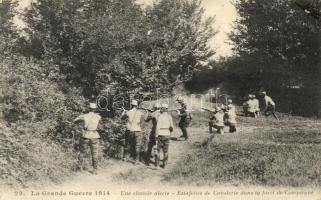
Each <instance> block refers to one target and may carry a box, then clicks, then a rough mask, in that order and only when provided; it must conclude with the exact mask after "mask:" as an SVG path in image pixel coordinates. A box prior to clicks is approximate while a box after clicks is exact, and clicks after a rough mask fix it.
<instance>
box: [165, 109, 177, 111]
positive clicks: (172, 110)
mask: <svg viewBox="0 0 321 200" xmlns="http://www.w3.org/2000/svg"><path fill="white" fill-rule="evenodd" d="M178 110H180V109H171V110H165V111H164V112H174V111H175V112H176V111H178Z"/></svg>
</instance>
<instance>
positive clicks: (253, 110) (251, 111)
mask: <svg viewBox="0 0 321 200" xmlns="http://www.w3.org/2000/svg"><path fill="white" fill-rule="evenodd" d="M253 97H254V96H253V95H252V94H250V95H249V100H248V101H247V105H248V110H247V112H248V115H249V116H250V117H254V118H256V117H257V116H256V112H257V109H256V103H255V101H254V98H253Z"/></svg>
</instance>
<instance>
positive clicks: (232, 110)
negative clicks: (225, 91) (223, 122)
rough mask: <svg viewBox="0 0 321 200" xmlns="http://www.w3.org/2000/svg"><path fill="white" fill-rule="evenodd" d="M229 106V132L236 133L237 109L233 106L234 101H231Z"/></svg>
mask: <svg viewBox="0 0 321 200" xmlns="http://www.w3.org/2000/svg"><path fill="white" fill-rule="evenodd" d="M227 102H228V105H227V111H226V113H227V125H228V126H229V127H230V130H229V132H230V133H234V132H236V108H235V106H234V105H233V101H232V99H229V100H228V101H227Z"/></svg>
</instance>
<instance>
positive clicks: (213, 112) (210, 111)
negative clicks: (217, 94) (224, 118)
mask: <svg viewBox="0 0 321 200" xmlns="http://www.w3.org/2000/svg"><path fill="white" fill-rule="evenodd" d="M201 109H202V110H205V111H207V112H209V113H212V114H215V113H217V112H216V111H212V110H210V109H207V108H201Z"/></svg>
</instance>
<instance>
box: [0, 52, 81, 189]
mask: <svg viewBox="0 0 321 200" xmlns="http://www.w3.org/2000/svg"><path fill="white" fill-rule="evenodd" d="M0 62H1V63H0V68H1V69H0V70H1V72H2V73H1V78H0V79H1V86H2V90H3V91H2V93H1V96H0V99H1V104H2V107H1V111H2V112H1V113H2V115H3V116H2V117H3V119H2V120H1V122H0V124H1V126H2V127H1V128H2V131H1V134H2V135H1V138H2V140H1V141H0V142H1V144H0V146H1V148H3V149H2V152H1V158H3V160H2V162H4V163H7V165H2V168H1V170H2V171H3V173H1V174H3V179H2V180H3V181H4V182H3V184H6V183H7V184H11V185H12V186H17V185H20V184H21V185H24V186H28V185H29V184H32V183H33V182H34V181H38V182H40V181H45V180H48V179H49V180H51V181H59V180H58V178H57V177H63V176H61V175H65V174H66V172H67V171H69V170H70V169H71V168H72V167H73V163H74V162H75V158H76V156H75V155H73V153H72V152H73V146H72V143H73V141H72V138H73V134H72V133H73V132H72V131H71V128H72V125H71V124H70V122H71V121H72V119H74V118H75V117H76V115H78V114H79V113H80V111H81V110H82V107H83V105H84V103H85V101H84V99H83V98H82V97H81V96H80V95H79V92H78V90H77V89H75V88H72V89H68V88H66V87H65V86H64V83H63V81H61V77H59V76H58V75H57V74H55V71H54V70H53V69H50V70H49V68H51V67H54V66H52V65H50V63H49V62H47V63H46V64H44V63H45V62H42V63H35V62H34V61H32V60H31V61H30V60H27V59H26V58H24V57H21V56H11V57H4V58H3V59H1V61H0ZM59 80H60V81H59ZM7 126H9V127H7ZM58 142H60V144H59V143H58ZM61 144H64V145H61ZM3 166H9V167H5V168H3Z"/></svg>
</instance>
